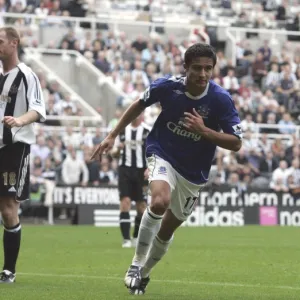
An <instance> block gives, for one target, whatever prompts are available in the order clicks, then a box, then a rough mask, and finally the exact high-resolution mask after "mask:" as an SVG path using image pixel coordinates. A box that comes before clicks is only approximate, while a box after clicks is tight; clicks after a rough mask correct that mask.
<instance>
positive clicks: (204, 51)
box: [184, 43, 217, 66]
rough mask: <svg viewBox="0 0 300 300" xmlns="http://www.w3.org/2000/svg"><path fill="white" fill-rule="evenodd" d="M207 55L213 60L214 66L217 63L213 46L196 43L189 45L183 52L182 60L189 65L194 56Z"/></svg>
mask: <svg viewBox="0 0 300 300" xmlns="http://www.w3.org/2000/svg"><path fill="white" fill-rule="evenodd" d="M198 57H209V58H211V59H212V60H213V63H214V65H213V66H215V65H216V63H217V56H216V52H215V50H214V48H213V47H212V46H210V45H208V44H202V43H197V44H194V45H192V46H191V47H189V48H188V49H187V50H186V52H185V54H184V62H185V64H186V65H189V64H190V63H191V62H192V61H193V60H194V59H195V58H198Z"/></svg>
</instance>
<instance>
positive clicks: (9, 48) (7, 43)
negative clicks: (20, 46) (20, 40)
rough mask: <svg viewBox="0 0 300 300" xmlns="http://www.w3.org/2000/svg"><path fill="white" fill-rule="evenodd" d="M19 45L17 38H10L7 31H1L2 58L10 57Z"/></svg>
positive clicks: (0, 51) (0, 53) (0, 54)
mask: <svg viewBox="0 0 300 300" xmlns="http://www.w3.org/2000/svg"><path fill="white" fill-rule="evenodd" d="M16 47H17V40H15V39H8V38H7V36H6V32H5V31H3V30H1V31H0V60H4V59H7V58H8V57H10V56H11V55H12V54H13V52H14V51H15V49H16Z"/></svg>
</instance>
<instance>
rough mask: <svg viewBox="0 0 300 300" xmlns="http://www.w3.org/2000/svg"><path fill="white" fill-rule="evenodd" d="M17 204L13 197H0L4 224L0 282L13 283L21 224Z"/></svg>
mask: <svg viewBox="0 0 300 300" xmlns="http://www.w3.org/2000/svg"><path fill="white" fill-rule="evenodd" d="M19 206H20V205H19V203H18V202H17V201H16V200H15V199H14V197H1V198H0V212H1V215H2V219H3V225H4V233H3V250H4V251H3V252H4V266H3V271H2V272H1V273H0V283H13V282H14V281H15V277H16V276H15V272H16V262H17V259H18V254H19V249H20V242H21V225H20V221H19V216H18V211H19Z"/></svg>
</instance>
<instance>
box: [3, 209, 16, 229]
mask: <svg viewBox="0 0 300 300" xmlns="http://www.w3.org/2000/svg"><path fill="white" fill-rule="evenodd" d="M1 215H2V219H3V223H4V225H6V226H13V225H15V223H18V222H17V219H18V213H17V212H16V211H15V209H14V208H12V207H10V206H5V207H2V210H1Z"/></svg>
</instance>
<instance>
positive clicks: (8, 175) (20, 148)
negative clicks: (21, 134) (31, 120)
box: [0, 142, 30, 201]
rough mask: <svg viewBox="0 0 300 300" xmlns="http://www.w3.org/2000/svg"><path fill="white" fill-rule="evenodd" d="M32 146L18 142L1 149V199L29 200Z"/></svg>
mask: <svg viewBox="0 0 300 300" xmlns="http://www.w3.org/2000/svg"><path fill="white" fill-rule="evenodd" d="M29 160H30V145H28V144H24V143H21V142H17V143H14V144H11V145H6V146H4V147H2V148H0V176H1V177H0V198H1V197H3V196H11V197H14V198H15V199H16V200H17V201H23V200H28V199H29V176H30V174H29V165H30V162H29Z"/></svg>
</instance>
